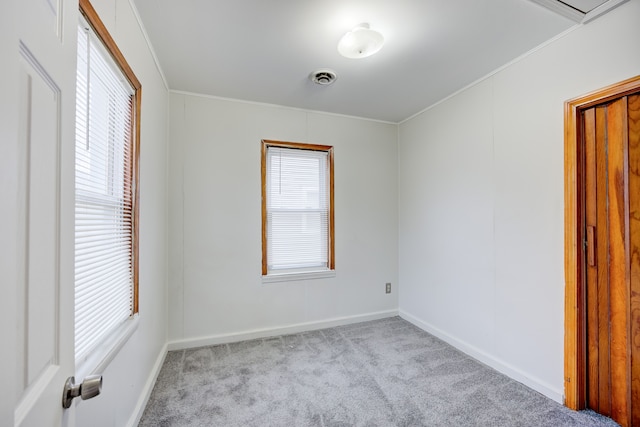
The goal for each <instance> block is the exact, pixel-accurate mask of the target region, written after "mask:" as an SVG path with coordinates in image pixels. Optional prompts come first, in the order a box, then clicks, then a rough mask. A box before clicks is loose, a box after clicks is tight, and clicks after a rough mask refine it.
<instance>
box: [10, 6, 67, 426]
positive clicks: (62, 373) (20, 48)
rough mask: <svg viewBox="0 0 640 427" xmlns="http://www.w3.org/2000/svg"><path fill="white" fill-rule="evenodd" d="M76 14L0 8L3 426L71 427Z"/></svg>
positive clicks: (63, 10) (62, 10)
mask: <svg viewBox="0 0 640 427" xmlns="http://www.w3.org/2000/svg"><path fill="white" fill-rule="evenodd" d="M77 8H78V4H77V0H76V1H73V0H8V1H7V0H4V1H3V6H2V9H3V10H2V15H4V16H3V19H2V24H3V25H4V24H7V25H8V26H9V29H8V30H6V32H7V33H8V34H7V36H8V37H9V41H8V42H7V43H3V44H2V49H3V50H2V51H1V52H0V53H2V61H3V64H2V67H3V68H4V67H5V62H6V69H7V70H8V72H7V75H6V76H5V73H4V72H3V75H2V77H3V79H4V78H5V77H6V79H7V81H6V85H7V90H8V94H9V96H7V97H5V98H4V99H3V100H2V101H0V102H1V103H2V108H1V109H0V112H2V111H5V110H6V111H8V110H10V109H12V110H13V112H12V113H10V115H11V117H12V120H11V122H10V123H7V124H6V125H7V128H6V129H4V130H3V131H2V132H3V135H2V137H3V142H2V143H3V151H2V160H1V161H0V166H1V167H2V169H3V186H2V193H1V196H2V197H3V203H4V200H8V203H7V204H6V206H5V208H6V209H3V210H2V215H3V216H2V218H1V221H0V222H5V220H6V221H7V225H6V226H3V228H2V232H3V238H4V237H5V235H6V242H5V241H3V242H2V246H3V248H2V253H0V255H2V256H3V257H4V256H5V255H6V256H7V257H8V262H6V263H5V264H2V267H3V268H4V269H6V270H7V275H6V276H5V277H7V278H8V282H7V283H6V287H7V288H9V289H10V290H9V291H8V295H9V301H6V300H5V302H3V307H0V308H5V307H4V305H5V304H6V305H7V306H10V307H9V310H10V313H11V316H12V317H13V321H11V320H9V322H10V323H9V324H8V326H9V327H12V329H13V332H11V331H9V332H6V333H7V334H8V335H9V337H10V339H12V340H13V342H14V343H15V346H11V345H10V346H9V347H10V348H13V349H14V351H13V356H8V357H10V358H11V360H9V362H10V363H9V364H8V365H7V366H3V367H2V368H1V369H3V373H2V377H3V378H8V379H9V384H11V385H13V387H10V388H5V390H4V391H3V393H2V396H3V399H4V397H5V396H6V397H7V399H6V400H7V401H9V402H13V414H11V415H7V414H6V413H5V414H3V417H4V418H7V417H9V418H10V419H9V423H7V424H5V423H4V421H5V419H0V424H2V425H19V426H58V425H63V426H71V425H73V418H74V417H73V412H72V411H70V410H63V408H62V403H61V401H62V390H63V386H64V383H65V380H66V378H67V377H69V376H71V375H73V371H74V356H73V355H74V349H73V283H74V273H73V254H74V243H73V242H74V206H73V205H74V132H75V131H74V123H75V64H76V56H75V54H76V23H77V15H78V12H77ZM8 20H10V21H11V22H10V23H9V22H7V21H8ZM4 35H5V34H3V36H4ZM3 125H4V123H3ZM5 138H6V139H5ZM5 178H6V179H5ZM5 196H6V197H7V198H8V199H5ZM4 287H5V284H4V283H3V288H4ZM5 327H6V326H3V328H5ZM4 370H6V372H5V371H4ZM8 370H12V371H13V372H9V371H8ZM3 387H4V386H3Z"/></svg>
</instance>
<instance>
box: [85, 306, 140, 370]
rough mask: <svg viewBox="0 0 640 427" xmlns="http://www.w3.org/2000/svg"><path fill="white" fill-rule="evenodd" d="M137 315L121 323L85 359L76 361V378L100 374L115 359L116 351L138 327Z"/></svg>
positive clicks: (118, 350)
mask: <svg viewBox="0 0 640 427" xmlns="http://www.w3.org/2000/svg"><path fill="white" fill-rule="evenodd" d="M138 317H139V316H138V315H137V314H136V315H134V316H133V317H132V318H130V319H128V320H127V321H126V322H124V323H122V325H120V326H119V327H118V328H117V329H116V330H115V331H113V333H112V334H111V335H109V336H108V337H107V338H106V339H105V340H104V341H103V342H102V343H101V344H100V345H99V346H98V347H97V348H96V349H94V350H93V351H92V352H91V354H90V355H88V356H87V358H86V359H84V360H83V361H76V375H75V376H76V378H80V381H82V378H84V377H86V376H87V375H93V374H96V375H102V372H103V371H104V370H105V369H106V368H107V366H109V363H111V361H112V360H113V359H115V357H116V356H117V355H118V352H120V350H121V349H122V347H124V345H125V344H126V343H127V341H128V340H129V338H131V336H132V335H133V333H134V332H135V331H136V329H138V323H140V321H139V319H138Z"/></svg>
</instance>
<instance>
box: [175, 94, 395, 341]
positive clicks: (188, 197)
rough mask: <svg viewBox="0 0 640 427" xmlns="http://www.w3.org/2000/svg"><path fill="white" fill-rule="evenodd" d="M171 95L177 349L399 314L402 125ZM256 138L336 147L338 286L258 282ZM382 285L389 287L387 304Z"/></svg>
mask: <svg viewBox="0 0 640 427" xmlns="http://www.w3.org/2000/svg"><path fill="white" fill-rule="evenodd" d="M170 98H171V100H170V105H171V111H170V118H171V122H170V153H169V164H170V166H169V182H170V188H169V193H170V207H169V240H170V249H169V268H170V271H169V340H170V341H173V342H174V344H175V346H174V347H184V346H192V345H198V344H204V343H211V342H217V341H220V340H230V339H238V338H241V337H245V338H246V337H250V336H256V335H261V334H262V335H264V334H269V333H274V331H283V330H295V329H296V328H297V327H306V328H309V327H313V326H318V325H320V324H322V325H326V324H327V323H323V322H330V321H333V320H336V319H339V320H338V321H339V322H344V321H350V320H351V321H352V320H356V319H366V318H368V317H367V316H368V315H372V316H374V317H375V316H387V315H392V314H395V313H397V292H396V290H397V278H398V271H397V126H396V125H394V124H387V123H380V122H374V121H368V120H362V119H355V118H348V117H343V116H335V115H329V114H322V113H314V112H306V111H301V110H295V109H289V108H284V107H277V106H268V105H260V104H252V103H242V102H236V101H230V100H221V99H215V98H208V97H203V96H196V95H190V94H183V93H171V96H170ZM261 139H275V140H282V141H297V142H311V143H317V144H327V145H333V146H334V151H335V154H334V156H335V223H336V225H335V227H336V229H335V230H336V231H335V232H336V235H335V239H336V277H334V278H325V279H315V280H307V281H299V282H285V283H269V284H262V282H261V259H262V258H261V256H262V255H261V214H260V212H261V210H260V209H261V208H260V197H261V196H260V141H261ZM385 282H392V283H393V286H394V288H393V293H392V294H390V295H386V294H385V293H384V285H385ZM345 318H346V319H345ZM318 322H319V323H318ZM310 323H311V324H313V323H315V325H310ZM301 324H305V325H303V326H301ZM283 328H285V329H283ZM287 328H288V329H287ZM265 330H267V331H265Z"/></svg>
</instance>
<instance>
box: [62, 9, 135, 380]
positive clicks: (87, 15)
mask: <svg viewBox="0 0 640 427" xmlns="http://www.w3.org/2000/svg"><path fill="white" fill-rule="evenodd" d="M79 11H80V14H81V16H82V17H83V18H84V19H85V21H86V23H87V24H88V25H89V26H90V27H91V29H92V30H93V32H94V33H95V35H96V36H97V38H98V40H99V41H100V42H101V43H102V45H103V46H104V48H105V51H106V52H107V53H108V54H109V55H110V56H111V58H112V59H113V61H114V63H115V65H116V66H117V67H118V68H119V70H120V71H121V73H122V75H123V77H124V78H125V79H126V80H127V81H128V83H129V84H130V86H131V88H132V90H133V95H132V107H131V140H130V141H129V147H128V150H129V151H128V153H125V158H126V157H128V158H129V161H128V162H125V177H124V180H125V181H124V185H125V186H127V185H128V186H129V188H130V200H131V259H130V261H131V280H132V291H131V298H132V306H131V316H130V318H129V319H130V320H136V319H137V315H138V313H139V291H138V285H139V280H138V278H139V198H140V186H139V170H140V168H139V164H140V162H139V157H140V117H141V104H142V84H141V83H140V80H138V78H137V77H136V75H135V74H134V72H133V70H132V68H131V67H130V66H129V64H128V62H127V61H126V59H125V57H124V55H123V54H122V52H121V51H120V49H119V48H118V46H117V44H116V42H115V41H114V39H113V38H112V37H111V35H110V33H109V31H108V30H107V28H106V26H105V25H104V23H103V21H102V20H101V19H100V17H99V16H98V13H97V12H96V10H95V9H94V8H93V5H92V4H91V2H90V0H79ZM74 309H75V308H74ZM136 328H137V322H130V321H127V322H126V323H125V324H124V325H122V326H121V327H118V328H116V329H115V330H114V331H113V333H111V334H110V335H107V336H106V337H105V339H104V340H103V341H102V342H101V344H99V345H98V347H97V348H96V349H94V350H92V351H91V352H90V354H89V355H88V356H87V357H86V359H84V360H82V361H76V363H78V362H79V363H80V366H76V369H77V371H78V372H79V373H85V374H86V373H89V372H92V371H100V370H102V369H104V368H105V367H106V365H107V364H108V363H109V362H110V361H111V360H112V359H113V357H115V354H116V353H117V351H118V350H119V349H120V348H121V347H122V346H123V345H124V343H125V342H126V341H127V340H128V338H129V337H130V336H131V335H132V334H133V332H134V331H135V329H136Z"/></svg>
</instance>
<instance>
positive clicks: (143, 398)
mask: <svg viewBox="0 0 640 427" xmlns="http://www.w3.org/2000/svg"><path fill="white" fill-rule="evenodd" d="M166 356H167V343H165V344H164V345H163V346H162V348H161V349H160V352H159V353H158V357H157V358H156V363H154V364H153V369H152V370H151V374H150V375H149V378H147V382H146V383H145V385H144V388H143V389H142V393H140V398H139V399H138V402H137V403H136V407H135V409H134V410H133V413H132V414H131V418H129V422H128V423H127V426H128V427H136V426H137V425H138V423H140V418H142V414H143V413H144V409H145V408H146V407H147V402H148V401H149V397H150V396H151V392H152V391H153V386H154V385H155V384H156V380H157V379H158V375H159V374H160V369H162V365H163V364H164V359H165V357H166Z"/></svg>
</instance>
